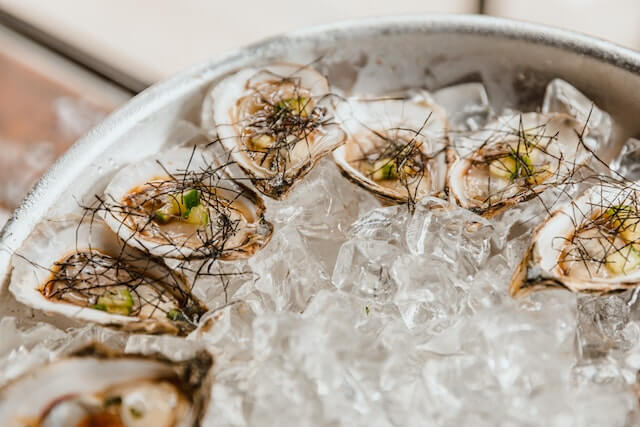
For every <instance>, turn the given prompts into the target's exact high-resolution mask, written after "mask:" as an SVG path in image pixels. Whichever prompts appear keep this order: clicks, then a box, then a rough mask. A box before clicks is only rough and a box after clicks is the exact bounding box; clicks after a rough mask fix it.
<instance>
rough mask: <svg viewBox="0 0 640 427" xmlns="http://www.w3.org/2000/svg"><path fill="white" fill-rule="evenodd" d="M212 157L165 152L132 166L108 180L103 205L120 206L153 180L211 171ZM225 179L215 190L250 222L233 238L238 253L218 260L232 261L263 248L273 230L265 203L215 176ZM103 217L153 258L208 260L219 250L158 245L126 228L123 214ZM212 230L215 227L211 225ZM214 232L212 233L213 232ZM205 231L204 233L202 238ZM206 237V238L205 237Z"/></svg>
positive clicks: (173, 243) (184, 150)
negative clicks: (245, 213)
mask: <svg viewBox="0 0 640 427" xmlns="http://www.w3.org/2000/svg"><path fill="white" fill-rule="evenodd" d="M214 164H215V163H214V160H213V159H212V156H211V155H210V154H209V153H208V152H207V151H204V150H201V149H196V150H195V151H194V149H192V148H177V149H173V150H169V151H165V152H163V153H160V154H158V155H156V156H153V157H150V158H148V159H146V160H142V161H140V162H137V163H134V164H131V165H129V166H127V167H125V168H124V169H122V170H120V171H119V172H118V173H117V174H116V175H115V176H114V177H113V179H112V180H111V182H110V183H109V185H108V186H107V188H106V189H105V191H104V197H105V204H107V205H109V204H112V205H114V206H119V205H120V204H121V201H122V200H123V198H124V197H125V196H126V195H128V194H129V193H130V192H131V190H132V189H134V188H136V187H138V186H141V185H144V184H146V183H148V182H150V181H152V180H155V179H163V178H168V175H177V174H180V173H185V171H187V172H192V173H196V174H197V173H200V172H202V171H205V170H208V169H209V170H211V167H212V165H214ZM216 173H217V174H219V176H221V177H223V178H222V179H224V182H223V186H222V185H221V186H220V187H219V188H217V189H216V191H218V192H219V193H220V195H221V196H222V197H225V196H226V197H227V198H228V200H235V201H237V202H238V203H241V204H242V205H243V206H244V207H245V208H246V209H247V210H248V211H249V213H250V215H249V216H250V217H251V218H250V220H251V221H250V222H249V223H248V224H247V226H246V227H245V228H243V229H241V230H239V231H238V232H237V233H236V234H235V235H234V236H233V239H234V241H238V242H240V243H241V245H242V246H241V247H238V248H237V251H226V252H225V253H224V254H223V255H221V256H220V259H235V258H242V257H246V256H247V254H248V256H250V255H251V254H253V252H255V251H256V250H258V249H259V248H261V247H262V246H264V245H265V244H266V243H267V242H268V241H269V239H270V237H271V232H272V230H273V227H272V226H271V224H270V223H268V222H266V221H265V220H264V203H263V202H262V200H261V199H260V198H259V197H258V196H257V195H256V194H254V193H253V192H252V191H251V190H249V189H248V188H246V187H245V186H242V185H240V184H238V183H237V182H235V181H233V180H231V179H230V178H227V177H226V175H224V174H223V172H216ZM102 214H103V217H104V220H105V221H106V223H107V224H108V225H109V227H111V229H112V230H114V231H115V232H116V233H118V235H119V236H120V238H121V239H122V240H124V241H125V242H126V243H127V244H128V245H131V246H133V247H135V248H137V249H140V250H143V251H145V252H147V253H149V254H151V255H153V256H158V257H168V258H178V259H189V258H207V257H211V256H218V255H214V254H215V253H216V251H217V249H218V248H216V247H208V246H206V245H204V244H203V246H201V247H197V248H192V247H189V246H187V245H184V244H182V243H183V242H177V241H166V242H164V243H161V242H158V241H157V240H153V239H151V238H148V237H147V236H145V235H143V234H141V233H139V232H137V231H136V230H134V229H133V228H131V227H129V226H125V225H124V222H125V218H126V212H122V211H121V210H119V209H117V208H116V209H104V210H103V212H102ZM210 226H211V227H215V225H214V224H211V225H210ZM214 231H215V230H214ZM207 232H208V230H205V234H206V233H207ZM206 237H209V234H206Z"/></svg>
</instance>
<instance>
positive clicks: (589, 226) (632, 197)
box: [556, 176, 640, 277]
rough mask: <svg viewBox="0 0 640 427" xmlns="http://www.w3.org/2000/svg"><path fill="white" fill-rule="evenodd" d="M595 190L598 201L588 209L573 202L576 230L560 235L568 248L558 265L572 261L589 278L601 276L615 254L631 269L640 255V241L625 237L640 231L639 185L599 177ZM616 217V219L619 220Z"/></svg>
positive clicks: (563, 243)
mask: <svg viewBox="0 0 640 427" xmlns="http://www.w3.org/2000/svg"><path fill="white" fill-rule="evenodd" d="M593 188H595V191H598V190H599V192H600V194H599V195H598V196H597V197H595V199H596V200H597V202H593V201H591V202H589V203H588V205H587V209H586V210H582V209H580V208H579V206H577V205H576V203H571V213H570V215H569V218H571V221H572V225H573V227H574V230H575V232H574V233H573V234H572V235H571V236H569V237H566V238H565V237H557V238H556V239H557V240H558V242H557V243H558V244H560V245H562V247H565V248H566V249H565V251H564V252H563V255H562V257H561V259H560V260H559V262H558V264H559V265H560V266H561V267H562V268H566V267H567V266H568V265H571V264H572V263H577V264H580V265H582V266H583V267H584V269H585V270H586V272H587V274H588V276H589V277H596V276H600V277H601V276H602V271H603V269H604V268H605V267H607V264H608V263H611V262H612V261H611V259H610V257H611V256H612V255H616V256H618V257H620V258H622V259H623V261H622V264H623V266H624V268H625V269H627V268H628V269H629V271H632V270H635V269H636V268H637V267H638V263H637V260H638V259H637V257H636V258H634V259H632V257H633V256H634V252H635V251H637V248H639V249H640V246H639V245H640V241H638V239H633V240H630V241H626V240H622V239H621V237H620V233H621V232H623V231H625V230H629V229H631V230H638V231H639V232H640V199H639V196H640V193H639V192H640V188H638V186H637V185H635V184H634V183H632V182H629V181H626V180H619V179H615V178H611V177H603V176H598V177H597V182H596V184H595V186H594V187H593ZM616 218H617V220H616Z"/></svg>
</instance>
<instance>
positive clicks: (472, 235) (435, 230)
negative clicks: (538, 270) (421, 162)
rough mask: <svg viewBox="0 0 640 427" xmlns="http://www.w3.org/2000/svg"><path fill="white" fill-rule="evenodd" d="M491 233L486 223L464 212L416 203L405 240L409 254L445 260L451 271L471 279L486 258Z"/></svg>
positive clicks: (488, 223) (490, 224) (450, 207)
mask: <svg viewBox="0 0 640 427" xmlns="http://www.w3.org/2000/svg"><path fill="white" fill-rule="evenodd" d="M434 200H437V199H434ZM493 231H494V226H493V225H492V223H491V222H490V221H488V220H486V219H484V218H482V217H480V216H478V215H476V214H474V213H472V212H470V211H468V210H466V209H462V208H457V207H455V206H447V205H445V206H443V207H439V206H438V205H437V204H435V203H433V204H420V205H418V206H417V207H416V210H415V213H414V215H413V216H412V217H411V218H410V219H409V221H408V224H407V230H406V235H405V239H406V245H407V247H408V248H409V251H410V252H411V253H413V254H415V255H424V256H426V257H431V258H437V259H439V260H442V261H445V262H447V263H448V264H449V266H450V269H451V271H454V272H456V273H458V272H459V273H460V274H462V275H466V276H471V275H473V274H474V273H475V272H476V271H478V269H479V268H480V267H481V266H482V264H483V263H484V261H486V259H487V257H488V256H489V249H490V244H491V236H492V234H493Z"/></svg>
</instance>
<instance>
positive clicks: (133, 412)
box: [129, 406, 144, 418]
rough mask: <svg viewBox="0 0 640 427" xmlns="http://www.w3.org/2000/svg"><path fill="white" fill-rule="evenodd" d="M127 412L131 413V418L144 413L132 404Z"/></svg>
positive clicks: (138, 416) (139, 416)
mask: <svg viewBox="0 0 640 427" xmlns="http://www.w3.org/2000/svg"><path fill="white" fill-rule="evenodd" d="M129 413H130V414H131V416H133V418H141V417H142V416H143V415H144V413H143V412H142V411H141V410H140V409H138V408H135V407H133V406H130V407H129Z"/></svg>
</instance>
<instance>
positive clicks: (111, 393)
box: [0, 345, 212, 427]
mask: <svg viewBox="0 0 640 427" xmlns="http://www.w3.org/2000/svg"><path fill="white" fill-rule="evenodd" d="M211 363H212V359H211V357H210V356H209V355H208V354H205V353H201V354H199V355H198V356H197V357H196V358H194V359H192V360H189V361H185V362H180V363H175V362H171V361H169V360H166V359H163V358H160V357H143V356H137V355H131V354H126V355H124V354H116V353H114V352H110V351H108V350H106V349H103V348H100V347H97V346H95V345H94V346H89V347H87V348H85V349H82V350H80V351H79V352H76V353H75V354H72V355H70V356H69V357H66V358H63V359H61V360H58V361H55V362H52V363H49V364H47V365H44V366H41V367H39V368H36V369H34V370H32V371H30V372H27V373H26V374H25V375H23V376H21V377H19V378H17V379H16V380H14V381H13V382H11V383H9V384H8V385H6V386H5V387H3V388H2V389H0V424H1V425H2V426H4V427H90V426H96V427H97V426H103V427H149V426H153V427H193V426H198V425H200V419H201V417H202V414H203V412H204V409H205V406H206V398H207V396H206V394H207V388H208V382H209V380H208V378H207V375H208V372H209V369H210V366H211Z"/></svg>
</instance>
